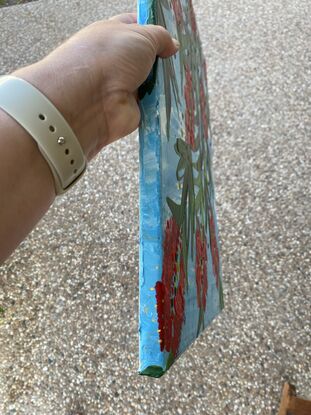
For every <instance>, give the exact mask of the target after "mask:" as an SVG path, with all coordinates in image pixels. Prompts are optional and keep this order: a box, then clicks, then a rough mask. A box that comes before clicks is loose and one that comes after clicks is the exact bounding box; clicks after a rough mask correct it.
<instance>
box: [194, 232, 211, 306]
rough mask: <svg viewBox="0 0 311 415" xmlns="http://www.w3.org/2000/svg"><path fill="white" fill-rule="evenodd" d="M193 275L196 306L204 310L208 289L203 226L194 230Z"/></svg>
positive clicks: (205, 243)
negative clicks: (194, 256)
mask: <svg viewBox="0 0 311 415" xmlns="http://www.w3.org/2000/svg"><path fill="white" fill-rule="evenodd" d="M195 276H196V283H197V302H198V307H199V308H200V309H203V311H205V309H206V297H207V290H208V279H207V242H206V235H205V232H204V228H203V227H202V226H200V227H198V228H197V230H196V262H195Z"/></svg>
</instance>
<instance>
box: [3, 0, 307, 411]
mask: <svg viewBox="0 0 311 415" xmlns="http://www.w3.org/2000/svg"><path fill="white" fill-rule="evenodd" d="M194 4H195V7H196V9H197V11H198V19H199V25H200V28H201V36H202V39H203V43H204V47H205V50H206V54H207V57H208V61H209V69H208V72H209V85H210V105H211V111H212V123H213V132H214V138H215V150H216V151H215V176H216V183H217V195H218V212H219V221H220V231H221V239H222V255H223V271H224V281H225V284H226V285H225V299H226V309H225V311H224V312H223V313H222V315H221V316H220V317H219V318H218V319H217V320H216V321H215V322H214V323H213V325H212V327H211V328H210V329H209V330H207V331H206V332H205V333H204V334H203V335H201V337H200V338H199V339H198V340H197V341H196V342H195V344H194V345H193V346H192V347H191V348H190V350H189V351H188V352H187V353H186V354H185V355H184V356H183V357H182V358H181V359H180V360H179V361H178V362H177V363H176V364H175V365H174V366H173V368H172V369H171V370H170V371H169V373H168V374H166V375H165V376H164V377H163V378H161V379H160V380H155V379H149V378H145V377H140V376H138V375H137V373H136V370H137V366H138V358H137V351H138V335H137V329H138V323H137V320H138V214H139V211H138V143H137V137H136V136H135V135H133V136H131V137H129V138H127V139H126V140H123V141H120V142H119V143H116V144H114V145H112V146H110V147H109V148H107V149H106V150H105V151H103V153H102V154H101V155H100V156H99V157H98V158H97V159H96V161H95V162H94V163H93V164H91V166H90V168H89V171H88V173H87V174H86V176H85V177H84V179H83V180H81V181H80V183H79V184H78V185H77V186H76V187H75V188H74V189H73V190H72V191H71V192H70V193H69V194H68V195H67V196H65V197H63V198H61V199H59V200H57V201H56V203H55V205H54V206H53V207H52V208H51V210H50V211H49V213H48V214H47V215H46V217H45V218H44V220H42V221H41V223H40V225H39V226H38V227H37V229H36V230H34V231H33V232H32V234H31V235H30V236H29V237H28V238H27V240H25V241H24V243H23V244H22V245H21V246H20V247H19V248H18V249H17V251H16V252H15V254H14V255H13V256H12V257H11V258H10V259H9V260H8V261H7V262H6V263H5V264H4V266H2V268H0V306H1V307H3V309H1V308H0V338H1V341H0V413H1V415H13V414H16V415H24V414H27V415H101V414H121V415H123V414H134V415H149V414H152V415H153V414H162V415H170V414H172V415H175V414H182V415H184V414H185V415H192V414H200V415H201V414H206V415H227V414H228V415H229V414H230V415H236V414H237V415H255V414H258V415H259V414H260V415H268V414H269V415H270V414H276V409H277V407H278V405H279V397H280V393H281V389H282V385H283V382H284V381H285V380H289V381H291V382H293V383H295V384H296V385H297V389H298V393H299V394H300V395H303V396H306V397H310V395H311V368H310V361H311V327H310V302H311V292H310V268H311V267H310V252H311V242H310V225H311V223H310V222H311V215H310V206H311V197H310V177H311V168H310V167H311V166H310V165H311V161H310V160H311V145H310V142H311V141H310V139H311V103H310V96H311V82H310V79H311V65H310V62H311V53H310V39H311V29H310V15H311V3H310V1H309V0H300V1H298V0H291V1H290V0H275V1H273V2H271V1H267V0H234V1H232V0H223V1H219V0H208V1H206V0H196V1H194ZM132 6H133V2H132V1H125V0H123V1H115V0H109V1H106V0H92V1H88V2H87V1H76V0H74V1H69V0H46V1H44V0H39V1H37V2H34V3H29V4H25V5H23V6H16V7H12V8H3V9H1V10H0V22H1V31H0V68H1V72H2V73H7V72H9V71H11V70H13V69H14V68H16V67H17V66H20V65H25V64H27V63H31V62H33V61H34V60H36V59H39V58H40V57H42V56H43V55H44V54H45V53H47V52H48V51H50V50H52V49H53V48H54V47H55V46H56V45H57V44H59V43H60V42H61V41H62V40H63V39H65V38H66V37H68V36H69V35H70V34H71V33H73V32H75V31H76V30H77V29H79V28H81V27H83V26H84V25H86V24H87V23H89V22H92V21H94V20H97V19H100V18H105V17H107V16H109V15H112V14H115V13H120V12H122V11H125V10H131V9H132Z"/></svg>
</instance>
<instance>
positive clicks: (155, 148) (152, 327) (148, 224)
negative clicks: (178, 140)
mask: <svg viewBox="0 0 311 415" xmlns="http://www.w3.org/2000/svg"><path fill="white" fill-rule="evenodd" d="M151 4H152V0H145V1H144V0H141V1H140V2H138V23H139V24H146V23H147V22H149V21H150V9H151V7H150V6H151ZM155 91H156V88H155V89H154V91H153V92H152V93H151V94H150V95H149V96H145V98H144V107H145V108H148V107H151V108H153V111H154V113H155V114H156V116H154V117H152V118H150V119H148V120H146V119H145V117H146V116H147V114H146V112H145V111H144V108H142V125H144V126H145V128H141V129H140V134H139V137H140V138H139V140H140V263H139V290H140V302H139V332H140V342H139V355H140V359H139V360H140V367H139V372H140V373H142V372H144V371H145V370H146V369H147V368H148V367H161V368H162V369H163V370H164V368H165V359H164V354H163V353H162V352H161V351H160V346H159V335H158V321H157V311H156V297H155V291H154V287H155V284H156V282H157V281H159V280H160V279H161V273H162V257H163V252H162V218H161V215H162V212H161V205H162V201H161V173H160V163H161V154H160V152H161V145H160V141H159V137H158V131H159V116H158V112H157V111H158V102H159V99H158V96H157V94H156V92H155ZM146 126H148V128H146ZM146 131H147V133H146ZM153 218H159V221H158V223H155V222H153V221H154V220H155V219H153ZM148 251H149V252H152V255H148V261H147V260H146V258H144V253H145V252H148ZM151 258H152V260H151ZM146 274H148V285H147V284H145V281H146V278H145V276H146ZM150 282H151V283H150ZM142 327H143V330H142Z"/></svg>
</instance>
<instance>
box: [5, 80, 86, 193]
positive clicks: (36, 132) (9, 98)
mask: <svg viewBox="0 0 311 415" xmlns="http://www.w3.org/2000/svg"><path fill="white" fill-rule="evenodd" d="M0 108H2V109H3V110H4V111H5V112H6V113H8V114H9V115H10V116H11V117H12V118H14V119H15V120H16V121H17V122H18V123H19V124H20V125H21V126H22V127H23V128H24V129H25V130H26V131H28V133H29V134H30V135H31V136H32V137H33V139H34V140H35V141H36V142H37V144H38V147H39V150H40V152H41V153H42V155H43V157H44V158H45V159H46V161H47V163H48V164H49V166H50V168H51V171H52V173H53V176H54V181H55V188H56V194H57V195H59V194H62V193H65V192H66V191H67V190H68V189H69V188H70V187H71V186H72V185H73V184H74V183H76V181H77V180H78V179H79V178H80V177H81V176H82V174H83V173H84V172H85V170H86V165H87V162H86V157H85V155H84V153H83V150H82V148H81V145H80V143H79V141H78V139H77V138H76V136H75V134H74V132H73V131H72V129H71V128H70V126H69V125H68V123H67V121H66V120H65V118H64V117H63V116H62V115H61V113H60V112H59V111H58V110H57V109H56V107H55V106H54V105H53V104H52V103H51V102H50V101H49V100H48V99H47V98H46V97H45V96H44V95H43V94H42V93H41V92H40V91H39V90H38V89H37V88H35V87H34V86H33V85H31V84H30V83H28V82H26V81H24V80H23V79H20V78H17V77H15V76H11V75H9V76H1V77H0Z"/></svg>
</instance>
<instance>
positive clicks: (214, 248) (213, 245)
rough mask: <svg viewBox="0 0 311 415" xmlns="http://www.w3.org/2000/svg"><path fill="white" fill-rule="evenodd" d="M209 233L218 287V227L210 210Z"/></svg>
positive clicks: (217, 285)
mask: <svg viewBox="0 0 311 415" xmlns="http://www.w3.org/2000/svg"><path fill="white" fill-rule="evenodd" d="M209 233H210V242H211V253H212V259H213V272H214V277H215V279H216V287H217V288H218V287H219V251H218V244H217V238H216V227H215V221H214V216H213V213H212V212H211V211H210V212H209Z"/></svg>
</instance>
